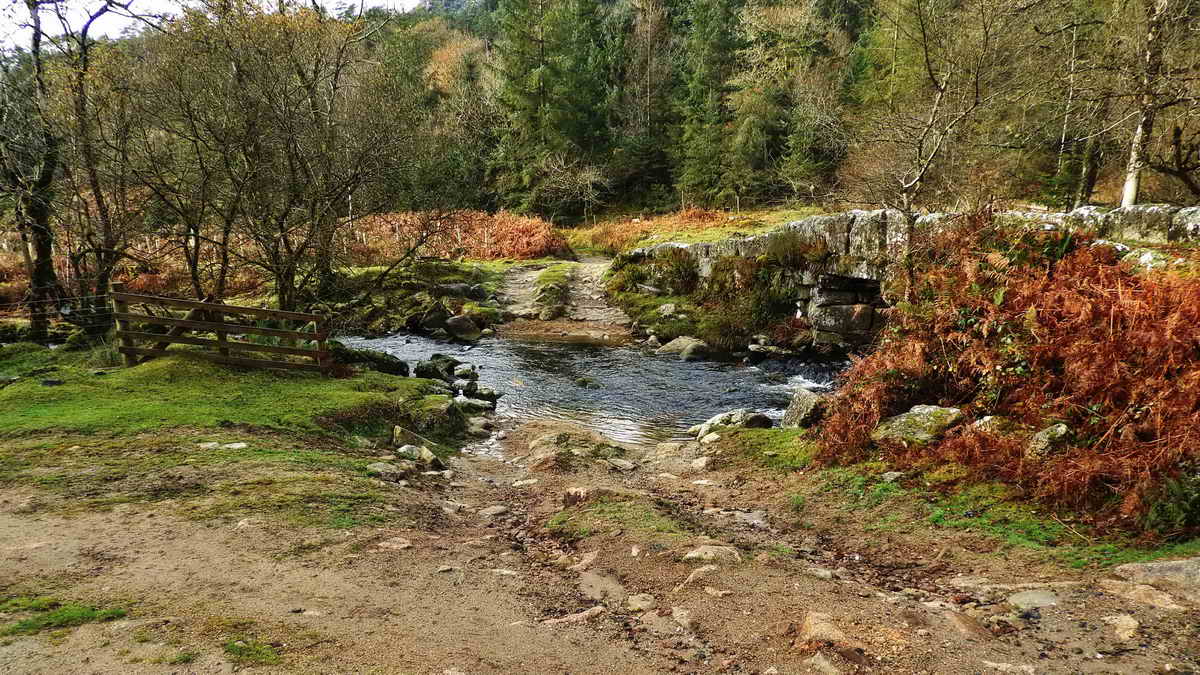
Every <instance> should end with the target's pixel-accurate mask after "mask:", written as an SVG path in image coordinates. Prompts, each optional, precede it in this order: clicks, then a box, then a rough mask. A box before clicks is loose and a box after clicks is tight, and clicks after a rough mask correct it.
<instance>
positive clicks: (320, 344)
mask: <svg viewBox="0 0 1200 675" xmlns="http://www.w3.org/2000/svg"><path fill="white" fill-rule="evenodd" d="M328 321H329V317H328V316H326V315H325V314H322V315H321V318H320V319H319V320H318V321H317V334H318V335H320V336H321V337H319V338H318V339H317V365H318V366H319V367H320V368H321V373H322V374H323V375H328V374H329V366H330V363H329V352H328V351H326V348H327V345H326V344H325V340H326V337H325V327H326V326H327V325H328Z"/></svg>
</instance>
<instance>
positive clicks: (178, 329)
mask: <svg viewBox="0 0 1200 675" xmlns="http://www.w3.org/2000/svg"><path fill="white" fill-rule="evenodd" d="M209 297H212V296H209ZM203 316H204V312H202V311H200V310H198V309H190V310H188V313H187V314H185V315H184V317H183V318H185V319H188V320H192V319H200V318H202V317H203ZM187 330H188V329H186V328H183V327H182V326H175V327H174V328H172V329H171V330H169V331H167V335H168V336H170V337H178V336H180V335H183V334H184V333H186V332H187ZM169 346H170V342H165V341H163V340H162V339H159V341H158V343H157V344H155V345H154V348H155V349H166V348H167V347H169ZM148 358H149V357H146V358H144V359H142V363H145V362H146V359H148Z"/></svg>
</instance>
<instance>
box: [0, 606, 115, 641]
mask: <svg viewBox="0 0 1200 675" xmlns="http://www.w3.org/2000/svg"><path fill="white" fill-rule="evenodd" d="M23 600H32V601H31V602H22V601H23ZM5 606H6V607H16V608H15V609H10V610H9V611H16V612H33V613H34V615H33V616H31V617H28V618H25V619H21V620H20V621H17V622H15V623H12V624H9V625H8V626H6V627H4V628H2V629H0V635H30V634H33V633H37V632H40V631H43V630H46V629H51V628H73V627H75V626H82V625H83V624H85V623H93V622H96V621H112V620H113V619H119V618H121V617H123V616H125V610H123V609H97V608H95V607H89V606H86V605H77V604H73V603H60V602H58V601H56V600H53V599H49V598H36V599H27V598H12V599H10V600H8V601H7V602H6V603H5Z"/></svg>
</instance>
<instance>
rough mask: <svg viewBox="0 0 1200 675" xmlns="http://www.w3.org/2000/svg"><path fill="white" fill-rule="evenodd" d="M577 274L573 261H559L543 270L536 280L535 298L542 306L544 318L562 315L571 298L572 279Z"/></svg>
mask: <svg viewBox="0 0 1200 675" xmlns="http://www.w3.org/2000/svg"><path fill="white" fill-rule="evenodd" d="M574 275H575V265H574V264H573V263H558V264H555V265H551V266H550V267H547V268H546V269H544V270H542V272H541V273H540V274H538V275H537V278H536V279H535V280H534V282H533V284H534V288H535V289H536V290H535V300H536V302H537V304H538V306H540V307H542V314H543V316H542V318H543V319H551V318H555V317H557V316H561V315H562V313H563V310H564V309H565V307H566V306H567V304H568V303H569V302H570V300H571V280H572V279H573V278H574Z"/></svg>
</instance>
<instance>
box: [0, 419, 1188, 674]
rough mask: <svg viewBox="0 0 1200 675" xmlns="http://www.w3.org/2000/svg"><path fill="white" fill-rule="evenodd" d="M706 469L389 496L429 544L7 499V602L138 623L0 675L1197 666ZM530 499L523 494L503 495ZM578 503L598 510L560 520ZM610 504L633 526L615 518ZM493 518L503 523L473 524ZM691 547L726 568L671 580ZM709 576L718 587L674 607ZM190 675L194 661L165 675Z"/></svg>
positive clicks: (5, 661)
mask: <svg viewBox="0 0 1200 675" xmlns="http://www.w3.org/2000/svg"><path fill="white" fill-rule="evenodd" d="M568 430H569V428H566V427H557V426H555V427H551V426H548V425H546V424H545V423H533V424H528V425H525V426H524V427H522V428H519V429H516V430H513V431H512V432H511V433H509V434H508V435H507V437H506V438H505V440H504V441H503V448H504V451H505V452H506V453H507V454H508V455H509V456H511V457H520V456H523V455H528V454H529V449H528V446H529V442H530V441H531V440H532V439H536V438H541V437H543V436H544V435H545V434H546V433H548V432H556V433H557V432H562V431H568ZM700 452H701V448H700V446H699V445H698V444H687V445H684V446H681V447H678V448H676V447H674V446H667V447H665V448H663V447H659V448H629V449H628V454H626V457H627V458H628V459H629V460H630V461H633V462H634V463H635V465H636V468H634V469H633V470H631V471H618V470H616V469H613V468H611V467H610V466H608V465H605V466H601V465H600V463H599V462H588V463H585V464H583V465H581V466H577V467H575V468H574V469H571V470H566V471H562V470H545V471H542V470H531V469H529V468H525V467H522V466H521V465H520V464H522V463H529V462H531V461H533V458H526V459H525V460H522V462H520V463H516V464H514V463H508V462H501V461H497V460H496V459H491V458H487V457H483V456H478V455H469V454H468V455H463V456H461V457H459V458H456V459H452V460H451V461H450V465H451V468H452V470H453V471H454V472H455V474H454V476H453V478H452V479H451V480H448V481H442V482H432V483H428V484H421V485H420V486H418V487H416V488H404V487H396V488H395V489H396V490H397V491H399V492H400V495H401V496H402V498H403V499H402V502H401V503H402V504H403V505H402V506H400V507H393V508H401V509H404V510H406V511H411V513H412V514H414V516H416V517H415V520H416V521H420V522H424V523H426V525H425V526H423V527H419V528H403V529H394V528H387V529H380V528H362V529H356V530H348V531H338V530H315V529H302V528H295V527H289V526H287V525H284V524H281V523H277V522H270V521H267V520H262V519H258V518H242V519H238V520H218V521H196V520H192V519H188V518H184V517H182V516H181V515H180V513H179V511H178V509H176V508H174V507H175V506H177V505H174V504H171V503H169V502H159V503H157V504H125V505H119V506H117V507H114V508H113V509H112V510H111V511H107V512H92V513H88V514H85V515H78V516H74V517H66V516H60V515H45V514H40V513H39V512H37V511H34V512H33V513H27V512H25V511H27V510H28V509H27V508H26V506H27V505H28V503H29V499H28V498H29V497H30V494H31V493H29V492H18V491H15V490H7V491H5V492H4V493H3V494H2V495H0V499H2V500H3V503H2V507H3V509H4V511H5V512H4V513H2V514H0V578H3V579H5V580H6V584H5V586H6V590H7V591H9V592H15V591H18V590H25V591H29V590H35V589H45V590H51V591H53V592H54V593H55V594H56V595H58V596H60V597H70V598H75V599H81V600H88V601H91V602H94V603H96V604H100V605H105V606H124V607H128V608H129V609H130V616H129V617H128V618H127V619H125V620H121V621H117V622H113V623H100V624H89V625H85V626H82V627H80V628H77V629H73V630H71V631H67V632H66V633H65V634H61V635H56V634H41V635H38V636H32V637H17V638H7V639H6V641H5V642H3V643H0V644H2V645H3V646H0V672H11V673H62V672H89V673H118V672H119V673H134V672H155V673H157V672H197V673H204V672H227V671H230V670H232V669H233V668H234V667H235V666H234V665H233V664H232V663H231V660H230V658H229V656H228V655H227V654H226V653H225V652H224V651H223V650H222V647H221V645H223V644H226V643H227V642H228V641H229V640H234V639H251V638H253V639H257V640H260V641H262V642H264V643H267V644H271V645H273V646H274V648H275V650H276V651H277V652H278V653H279V654H280V655H281V658H282V659H283V663H284V664H285V665H286V667H287V669H288V670H289V671H296V672H388V673H455V672H458V673H609V672H614V671H616V672H635V673H658V672H668V671H678V672H746V673H755V672H757V673H768V672H778V673H803V672H832V671H824V670H822V669H823V668H827V667H832V668H836V669H838V670H840V671H841V672H855V671H862V672H868V671H869V672H881V673H910V672H912V673H915V672H934V673H977V672H1123V673H1134V672H1137V673H1144V672H1152V671H1155V670H1156V669H1158V670H1160V671H1162V670H1161V669H1163V668H1164V667H1165V666H1167V665H1168V664H1170V665H1171V666H1172V667H1174V668H1177V669H1180V668H1182V669H1184V670H1187V669H1189V668H1191V669H1194V668H1196V667H1197V664H1196V662H1195V661H1194V660H1189V659H1195V655H1196V653H1197V646H1198V644H1200V642H1198V640H1200V636H1198V635H1197V633H1196V626H1197V617H1198V616H1200V615H1198V614H1197V612H1196V609H1195V608H1194V607H1190V608H1186V609H1181V610H1167V609H1157V608H1154V607H1151V606H1149V605H1146V604H1144V603H1138V602H1133V601H1130V600H1127V599H1123V598H1119V597H1116V596H1115V595H1114V594H1113V593H1111V592H1108V591H1106V590H1105V589H1102V588H1101V587H1100V586H1098V585H1097V580H1096V579H1095V578H1092V577H1090V576H1085V575H1073V574H1069V573H1066V572H1064V571H1062V570H1060V569H1054V568H1051V567H1048V566H1045V565H1041V564H1039V563H1037V562H1036V561H1034V560H1033V559H1031V558H1029V557H1026V556H1020V555H1013V556H998V555H995V554H992V553H989V552H988V551H987V544H986V542H984V541H982V540H980V539H979V538H976V537H973V536H969V535H964V534H956V535H950V536H946V535H945V534H936V535H930V534H928V533H926V534H923V535H922V534H917V535H895V534H890V533H869V532H867V531H865V530H864V528H863V526H862V524H860V523H855V522H853V521H847V520H846V519H845V512H844V511H841V510H839V509H838V507H837V504H836V496H830V497H829V502H828V503H820V502H812V501H811V500H810V505H809V507H808V511H807V512H806V515H805V518H804V522H800V523H798V522H797V519H796V518H795V516H794V515H793V514H791V513H790V512H789V508H788V506H787V503H786V498H785V495H787V494H789V493H791V492H792V491H793V490H795V489H797V488H798V486H799V485H801V483H802V482H803V481H804V480H805V479H804V477H803V476H782V475H780V474H771V473H766V472H764V470H761V469H756V468H752V467H748V466H746V465H744V464H742V463H739V462H735V461H732V460H729V461H726V460H721V461H722V462H724V465H723V466H721V465H718V468H717V469H715V470H697V469H693V468H691V462H692V461H693V459H694V457H695V456H696V455H697V454H698V453H700ZM704 452H706V453H709V454H711V448H710V449H705V450H704ZM530 479H536V480H537V483H535V484H532V485H524V486H523V487H513V486H512V484H513V483H514V482H516V481H521V480H530ZM697 480H704V481H710V483H711V484H700V485H697V484H695V483H694V481H697ZM573 487H587V488H590V489H591V491H592V492H591V495H590V496H589V497H587V498H585V500H584V502H583V503H582V504H579V505H576V506H574V507H573V510H571V511H567V512H563V499H564V494H565V493H566V492H567V491H568V489H569V488H573ZM614 503H615V504H625V505H630V506H629V508H626V509H625V510H624V511H621V510H617V511H613V510H612V508H611V504H614ZM589 504H591V505H595V504H600V505H606V504H607V505H610V506H607V507H603V508H593V507H591V506H589ZM493 506H504V507H505V508H506V509H507V512H505V513H503V514H501V515H499V516H496V517H494V518H488V517H486V516H484V515H481V514H480V513H479V511H481V510H483V509H486V508H488V507H493ZM623 508H624V507H623ZM639 509H640V510H639ZM562 513H566V514H573V515H571V517H570V518H567V519H565V520H563V519H562V516H561V515H560V514H562ZM599 513H604V514H607V515H604V517H602V518H599V519H597V518H598V516H596V514H599ZM589 514H591V515H589ZM747 514H749V515H747ZM555 516H559V518H560V522H559V525H560V526H562V525H564V524H565V525H566V528H567V531H568V532H569V531H571V529H572V528H575V531H574V534H573V535H572V536H564V530H563V528H562V527H559V528H558V530H557V531H555V530H552V529H549V528H547V523H548V522H550V521H551V520H552V519H553V518H555ZM587 518H591V520H586V519H587ZM660 523H670V526H669V527H664V526H663V525H661V524H660ZM704 545H718V546H732V547H733V549H730V550H732V551H734V553H732V554H729V553H728V552H726V553H723V554H722V555H727V554H728V555H730V558H729V559H727V560H726V559H722V560H716V561H692V560H685V559H684V556H685V555H686V554H687V553H689V552H690V551H693V550H695V549H697V548H698V547H700V546H704ZM722 550H723V551H724V549H722ZM592 554H595V555H594V556H593V555H592ZM635 554H636V555H635ZM735 558H736V559H735ZM588 560H590V561H591V562H587V561H588ZM705 565H715V566H716V569H714V570H712V571H711V572H710V573H709V574H708V575H707V576H704V577H703V578H701V579H698V580H696V581H694V582H693V583H691V584H685V583H684V582H685V580H686V579H688V577H689V576H690V575H692V574H693V573H695V572H696V570H697V569H700V568H702V567H704V566H705ZM981 577H983V578H986V579H988V580H989V581H981V580H980V578H981ZM1060 582H1065V584H1060ZM1046 584H1052V585H1046ZM1029 589H1033V590H1040V591H1049V592H1052V593H1053V594H1054V595H1055V596H1056V601H1057V604H1056V605H1054V606H1048V607H1042V608H1039V609H1037V610H1036V611H1026V612H1025V613H1024V615H1023V616H1024V618H1020V617H1019V616H1017V615H1018V614H1020V613H1019V612H1015V611H1014V610H1013V609H1012V608H1011V607H1009V606H1008V604H1007V602H1006V599H1007V598H1008V597H1010V596H1011V595H1013V594H1014V593H1016V592H1018V591H1020V590H1029ZM641 594H646V595H648V596H651V597H652V603H653V605H654V607H653V608H652V609H647V610H637V611H635V610H634V609H631V606H630V604H629V602H630V596H634V595H639V596H640V595H641ZM638 601H641V602H651V601H650V600H647V599H646V598H644V597H640V598H639V599H638ZM593 607H600V608H602V609H599V610H593V613H594V614H596V616H594V617H591V618H588V619H586V620H581V621H579V622H577V623H574V622H568V623H561V624H547V623H545V622H546V621H547V620H554V619H558V618H561V617H564V616H568V615H571V614H574V613H579V612H584V611H586V610H589V609H591V608H593ZM992 614H997V615H1010V616H1014V617H1016V618H1014V619H1013V623H1014V624H1015V625H1009V624H1007V623H1003V622H1000V623H991V622H990V620H989V619H987V617H988V616H990V615H992ZM1119 615H1128V616H1131V617H1133V618H1134V620H1136V621H1137V623H1138V627H1137V629H1136V630H1135V633H1134V635H1133V636H1131V638H1130V639H1121V638H1118V637H1117V636H1116V633H1115V630H1116V629H1115V628H1114V626H1113V625H1110V622H1111V621H1114V620H1113V619H1106V617H1115V616H1119ZM827 624H828V625H827ZM985 625H986V626H990V627H991V628H990V629H989V628H985ZM814 631H815V632H814ZM183 652H190V653H193V654H195V658H194V660H193V661H192V662H191V663H188V664H186V665H170V664H165V663H162V662H163V661H166V660H168V659H169V658H171V656H172V655H174V654H179V653H183ZM814 659H815V660H814ZM156 660H157V661H158V662H157V663H156V662H155V661H156ZM988 664H998V665H988ZM1005 664H1007V665H1005ZM772 669H774V670H772ZM1162 672H1165V671H1162Z"/></svg>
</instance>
